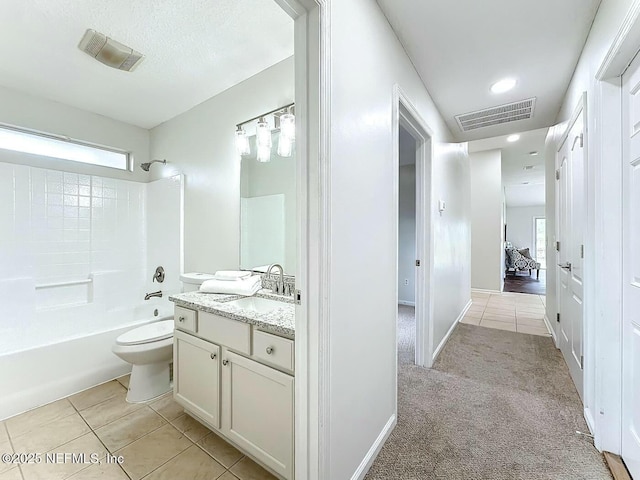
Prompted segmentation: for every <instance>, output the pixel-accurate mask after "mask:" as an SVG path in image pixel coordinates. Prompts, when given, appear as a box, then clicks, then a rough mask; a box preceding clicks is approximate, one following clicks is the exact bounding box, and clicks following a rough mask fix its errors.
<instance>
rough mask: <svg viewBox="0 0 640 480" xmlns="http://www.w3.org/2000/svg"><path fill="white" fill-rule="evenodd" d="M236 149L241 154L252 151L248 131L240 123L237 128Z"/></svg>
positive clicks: (247, 153)
mask: <svg viewBox="0 0 640 480" xmlns="http://www.w3.org/2000/svg"><path fill="white" fill-rule="evenodd" d="M236 149H237V150H238V153H239V154H240V155H249V154H250V153H251V148H250V147H249V138H248V137H247V132H246V131H245V129H244V128H242V127H241V126H240V125H238V129H237V130H236Z"/></svg>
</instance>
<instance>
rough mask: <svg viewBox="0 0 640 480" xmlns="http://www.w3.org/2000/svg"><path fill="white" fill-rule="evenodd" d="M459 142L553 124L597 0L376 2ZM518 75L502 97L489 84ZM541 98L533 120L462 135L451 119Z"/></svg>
mask: <svg viewBox="0 0 640 480" xmlns="http://www.w3.org/2000/svg"><path fill="white" fill-rule="evenodd" d="M377 2H378V4H379V5H380V7H381V8H382V10H383V12H384V13H385V15H386V17H387V18H388V20H389V23H390V24H391V26H392V27H393V29H394V30H395V32H396V34H397V35H398V38H399V39H400V41H401V42H402V44H403V45H404V47H405V49H406V51H407V53H408V54H409V56H410V57H411V59H412V61H413V64H414V65H415V67H416V70H417V71H418V73H419V74H420V76H421V77H422V79H423V80H424V83H425V85H426V86H427V89H428V90H429V93H430V94H431V96H432V97H433V100H434V102H435V103H436V105H437V106H438V109H439V110H440V113H441V114H442V116H443V117H444V119H445V120H446V121H447V123H448V124H449V128H450V129H451V132H452V133H453V134H454V135H455V136H456V137H457V139H458V140H459V141H465V140H477V139H480V138H488V137H494V136H497V135H504V134H508V133H514V132H519V131H526V130H533V129H536V128H541V127H548V126H551V125H552V124H553V123H554V122H555V120H556V116H557V114H558V111H559V109H560V104H561V101H562V98H563V96H564V94H565V92H566V89H567V86H568V84H569V81H570V79H571V76H572V74H573V71H574V69H575V66H576V63H577V61H578V58H579V56H580V52H581V51H582V47H583V45H584V42H585V39H586V38H587V35H588V33H589V29H590V28H591V23H592V21H593V18H594V17H595V14H596V11H597V8H598V5H599V4H600V0H562V1H558V0H534V1H532V0H482V1H470V0H446V1H443V0H377ZM504 77H515V78H516V79H517V81H518V84H517V85H516V87H515V88H514V89H513V90H511V91H509V92H507V93H503V94H500V95H494V94H492V93H491V91H490V87H491V85H492V84H493V83H494V82H496V81H497V80H500V79H502V78H504ZM531 97H536V110H535V114H534V116H533V118H532V119H531V120H518V121H516V122H512V123H507V124H503V125H500V126H493V127H487V128H481V129H478V130H474V131H472V132H467V133H463V132H462V131H461V130H460V128H459V127H458V125H457V123H456V121H455V118H454V116H455V115H459V114H464V113H469V112H473V111H476V110H481V109H485V108H489V107H494V106H497V105H501V104H505V103H510V102H517V101H520V100H524V99H526V98H531Z"/></svg>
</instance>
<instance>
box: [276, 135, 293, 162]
mask: <svg viewBox="0 0 640 480" xmlns="http://www.w3.org/2000/svg"><path fill="white" fill-rule="evenodd" d="M292 147H293V141H292V140H291V138H289V137H287V136H286V135H284V134H283V132H282V130H280V138H279V139H278V155H280V156H281V157H290V156H291V153H292V151H293V148H292Z"/></svg>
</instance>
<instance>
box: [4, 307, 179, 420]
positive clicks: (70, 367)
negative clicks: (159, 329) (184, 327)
mask: <svg viewBox="0 0 640 480" xmlns="http://www.w3.org/2000/svg"><path fill="white" fill-rule="evenodd" d="M154 303H155V304H154V305H149V304H146V305H141V306H140V307H136V308H135V309H133V312H127V313H126V314H125V315H126V316H127V317H129V318H127V320H128V321H127V322H126V323H127V324H126V326H122V323H120V326H119V327H117V328H114V329H112V330H106V331H101V332H99V333H94V334H91V335H87V336H82V337H79V338H72V339H67V340H64V341H61V342H58V343H53V344H49V345H44V346H40V347H36V348H30V349H25V350H22V351H17V352H11V353H8V354H5V355H0V373H1V378H0V391H2V396H0V420H3V419H5V418H8V417H11V416H14V415H17V414H19V413H22V412H25V411H27V410H30V409H32V408H35V407H39V406H41V405H45V404H47V403H50V402H53V401H55V400H58V399H60V398H64V397H67V396H69V395H72V394H74V393H77V392H80V391H82V390H86V389H87V388H90V387H93V386H95V385H98V384H100V383H103V382H106V381H108V380H111V379H114V378H117V377H120V376H122V375H126V374H127V373H129V372H130V371H131V365H129V364H128V363H125V362H123V361H122V360H120V359H119V358H118V357H117V356H116V355H115V354H113V353H112V352H111V347H112V346H113V344H114V342H115V341H116V338H118V336H119V335H121V334H122V333H124V332H126V331H127V330H130V329H132V328H134V327H136V326H139V325H143V324H146V323H151V322H156V321H159V320H167V319H170V318H172V317H173V309H172V306H173V305H172V304H171V303H170V302H168V301H166V300H165V301H163V302H161V303H160V302H157V303H156V302H154ZM155 309H157V310H158V316H153V311H154V310H155ZM136 317H138V318H137V319H136Z"/></svg>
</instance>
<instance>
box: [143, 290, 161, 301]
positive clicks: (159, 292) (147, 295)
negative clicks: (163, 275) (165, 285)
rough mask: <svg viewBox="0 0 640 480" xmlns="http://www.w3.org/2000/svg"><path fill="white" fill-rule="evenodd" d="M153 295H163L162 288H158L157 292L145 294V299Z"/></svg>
mask: <svg viewBox="0 0 640 480" xmlns="http://www.w3.org/2000/svg"><path fill="white" fill-rule="evenodd" d="M151 297H162V290H158V291H157V292H152V293H147V294H146V295H145V296H144V299H145V300H149V299H150V298H151Z"/></svg>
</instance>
